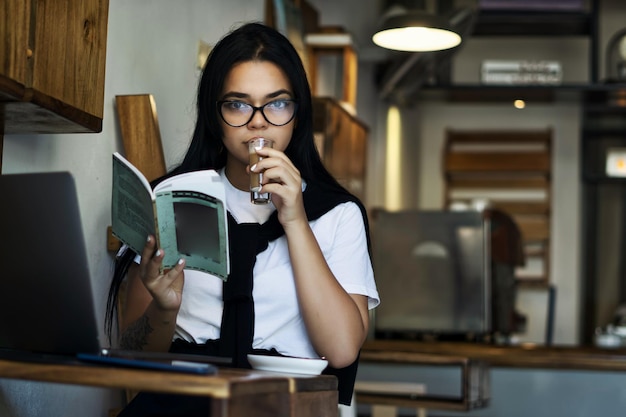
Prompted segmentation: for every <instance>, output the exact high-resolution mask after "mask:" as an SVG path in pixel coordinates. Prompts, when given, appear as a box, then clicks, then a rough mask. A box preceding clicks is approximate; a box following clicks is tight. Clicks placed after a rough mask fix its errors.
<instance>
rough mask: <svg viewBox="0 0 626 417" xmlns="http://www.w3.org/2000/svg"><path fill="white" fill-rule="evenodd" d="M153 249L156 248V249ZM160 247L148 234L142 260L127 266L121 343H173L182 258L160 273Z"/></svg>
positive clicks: (162, 348) (162, 346) (133, 346)
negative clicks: (173, 265) (157, 246)
mask: <svg viewBox="0 0 626 417" xmlns="http://www.w3.org/2000/svg"><path fill="white" fill-rule="evenodd" d="M155 251H156V252H155ZM163 255H164V253H163V251H162V250H161V251H158V250H157V248H156V243H155V239H154V236H150V237H149V238H148V239H147V241H146V245H145V247H144V249H143V251H142V253H141V263H140V264H136V263H133V264H132V265H131V266H130V267H129V268H128V274H127V278H128V285H127V290H126V297H125V298H126V300H125V302H124V304H123V308H122V314H121V317H120V318H121V320H120V331H121V333H120V346H121V347H122V348H123V349H129V350H151V351H158V352H166V351H167V350H168V349H169V347H170V344H171V343H172V336H173V335H174V331H175V327H176V316H177V315H178V310H179V309H180V304H181V301H182V293H183V281H184V273H183V269H184V267H185V262H184V261H181V262H179V263H178V264H177V265H176V266H175V267H174V268H172V269H171V270H169V271H167V272H166V273H161V266H162V264H163Z"/></svg>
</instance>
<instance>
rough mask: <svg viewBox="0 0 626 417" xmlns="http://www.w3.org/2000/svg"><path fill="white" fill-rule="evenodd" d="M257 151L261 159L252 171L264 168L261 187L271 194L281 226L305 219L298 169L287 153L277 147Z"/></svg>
mask: <svg viewBox="0 0 626 417" xmlns="http://www.w3.org/2000/svg"><path fill="white" fill-rule="evenodd" d="M257 152H258V154H259V155H260V156H262V157H263V159H262V160H261V161H259V162H258V163H257V164H256V166H255V167H254V168H255V169H254V171H253V172H257V173H258V172H261V171H263V170H265V171H264V173H263V184H262V188H261V189H262V192H264V193H271V194H272V203H274V205H275V206H276V209H277V210H278V220H279V221H280V223H281V224H282V226H283V227H287V226H288V225H289V224H290V223H292V222H295V221H300V220H305V221H306V213H305V211H304V203H303V200H302V178H301V177H300V171H299V170H298V169H297V168H296V167H295V165H294V164H293V163H292V162H291V160H290V159H289V158H288V157H287V155H285V154H284V153H283V152H281V151H279V150H277V149H273V148H262V149H260V150H258V151H257ZM248 169H250V168H248Z"/></svg>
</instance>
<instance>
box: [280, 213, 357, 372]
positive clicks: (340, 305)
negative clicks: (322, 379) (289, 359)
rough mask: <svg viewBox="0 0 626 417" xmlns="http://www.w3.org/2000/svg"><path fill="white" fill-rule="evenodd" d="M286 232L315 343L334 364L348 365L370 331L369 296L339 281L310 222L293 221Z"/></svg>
mask: <svg viewBox="0 0 626 417" xmlns="http://www.w3.org/2000/svg"><path fill="white" fill-rule="evenodd" d="M285 233H286V235H287V241H288V247H289V254H290V257H291V264H292V267H293V271H294V276H295V281H296V282H295V284H296V290H297V294H298V302H299V304H300V308H301V311H302V315H303V318H304V322H305V324H306V327H307V331H308V333H309V337H310V338H311V341H312V343H313V346H314V347H315V349H316V351H317V352H318V353H319V354H320V355H321V356H324V357H326V358H327V359H328V361H329V362H330V364H331V365H332V366H335V367H343V366H347V365H349V364H350V363H352V361H353V360H354V359H355V358H356V356H357V354H358V351H359V349H360V347H361V345H362V343H363V341H364V340H365V337H366V335H367V331H368V320H369V316H368V311H367V298H366V297H364V296H351V295H350V294H348V293H347V292H346V291H345V290H344V289H343V287H342V286H341V285H340V284H339V282H338V281H337V279H336V278H335V276H334V275H333V273H332V271H331V270H330V268H329V267H328V264H327V263H326V260H325V259H324V255H323V254H322V251H321V249H320V247H319V245H318V243H317V240H316V238H315V235H314V234H313V231H312V230H311V228H310V226H309V224H308V223H307V222H302V223H299V224H297V225H296V224H291V225H289V227H288V228H286V229H285Z"/></svg>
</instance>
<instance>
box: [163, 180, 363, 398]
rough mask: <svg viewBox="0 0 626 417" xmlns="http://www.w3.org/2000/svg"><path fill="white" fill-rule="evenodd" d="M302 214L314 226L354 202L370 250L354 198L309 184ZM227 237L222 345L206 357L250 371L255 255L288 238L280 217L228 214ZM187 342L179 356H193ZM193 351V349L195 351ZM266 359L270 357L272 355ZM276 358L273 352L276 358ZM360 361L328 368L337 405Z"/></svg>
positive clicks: (216, 343) (178, 347)
mask: <svg viewBox="0 0 626 417" xmlns="http://www.w3.org/2000/svg"><path fill="white" fill-rule="evenodd" d="M303 199H304V208H305V211H306V215H307V219H308V220H309V221H313V220H316V219H318V218H320V217H321V216H323V215H324V214H326V213H327V212H328V211H330V210H331V209H333V208H334V207H336V206H337V205H338V204H341V203H345V202H349V201H352V202H355V203H356V204H357V205H358V206H359V208H360V209H361V212H362V214H363V221H364V222H365V228H366V232H367V233H368V238H367V244H368V249H369V247H370V241H369V231H368V223H367V215H366V212H365V209H364V207H363V205H362V204H361V202H360V201H359V200H358V199H357V198H356V197H354V196H352V195H351V194H349V193H347V192H345V191H343V190H341V189H338V188H336V187H331V186H327V185H322V184H313V183H308V184H307V187H306V189H305V191H304V193H303ZM228 221H229V223H228V227H229V229H228V234H229V249H230V275H229V276H228V280H227V281H226V282H224V285H223V300H224V311H223V313H222V324H221V330H220V339H219V340H212V341H209V342H208V343H207V344H206V345H204V349H203V351H204V352H205V353H208V354H217V355H220V356H227V357H232V358H233V366H235V367H239V368H250V364H249V363H248V359H247V354H248V353H251V352H252V339H253V337H254V300H253V298H252V289H253V274H252V271H253V269H254V264H255V262H256V256H257V254H259V253H261V252H263V251H264V250H265V249H266V248H267V246H268V243H269V242H270V241H273V240H276V239H278V238H279V237H281V236H282V235H284V234H285V231H284V230H283V227H282V225H281V224H280V222H279V221H278V213H277V212H274V213H272V215H271V216H270V218H269V219H268V221H267V222H265V223H263V224H262V225H260V224H258V223H242V224H237V222H236V221H235V220H234V219H233V218H232V216H231V215H230V213H229V214H228ZM184 345H186V343H185V342H183V341H178V340H177V341H176V342H175V343H174V345H173V346H172V350H175V351H189V348H190V347H189V346H184ZM194 350H195V349H194ZM268 354H272V353H271V352H268ZM274 354H275V352H274ZM357 365H358V358H357V359H356V360H355V361H354V363H352V364H351V365H350V366H348V367H346V368H341V369H335V368H331V367H328V368H326V370H325V371H324V374H330V375H335V376H337V378H338V384H339V388H338V389H339V402H340V403H342V404H350V401H351V397H352V392H353V389H354V381H355V379H356V371H357Z"/></svg>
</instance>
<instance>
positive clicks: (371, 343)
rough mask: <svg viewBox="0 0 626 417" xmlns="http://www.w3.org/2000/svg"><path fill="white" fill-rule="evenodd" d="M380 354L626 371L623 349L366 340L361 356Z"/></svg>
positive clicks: (377, 356) (371, 357)
mask: <svg viewBox="0 0 626 417" xmlns="http://www.w3.org/2000/svg"><path fill="white" fill-rule="evenodd" d="M381 355H385V356H386V357H389V355H393V356H395V357H396V358H400V359H402V360H403V361H404V362H406V361H413V362H416V361H419V363H424V361H428V360H431V361H433V362H436V361H438V360H439V361H441V360H444V359H445V358H446V357H456V358H458V357H466V358H468V359H477V360H482V361H485V362H486V363H487V364H488V365H489V366H490V367H512V368H551V369H581V370H603V371H626V349H600V348H595V347H574V346H541V345H534V344H524V345H519V346H500V345H492V344H482V343H465V342H421V341H410V340H368V341H367V342H365V345H364V346H363V349H362V351H361V360H363V361H368V360H380V359H381Z"/></svg>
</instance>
